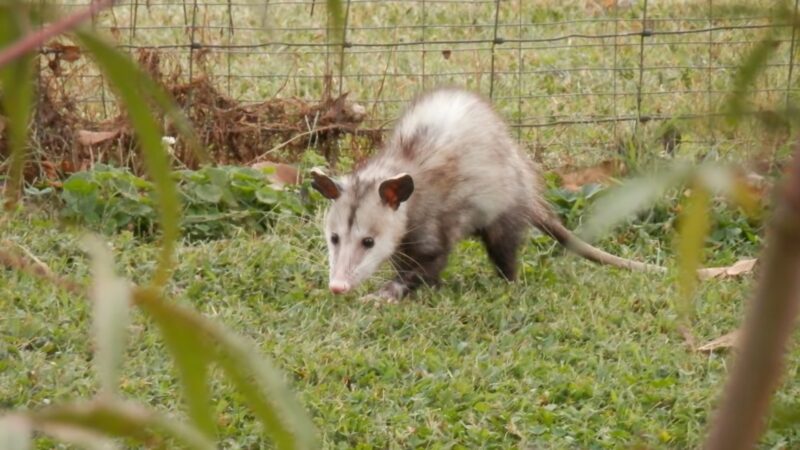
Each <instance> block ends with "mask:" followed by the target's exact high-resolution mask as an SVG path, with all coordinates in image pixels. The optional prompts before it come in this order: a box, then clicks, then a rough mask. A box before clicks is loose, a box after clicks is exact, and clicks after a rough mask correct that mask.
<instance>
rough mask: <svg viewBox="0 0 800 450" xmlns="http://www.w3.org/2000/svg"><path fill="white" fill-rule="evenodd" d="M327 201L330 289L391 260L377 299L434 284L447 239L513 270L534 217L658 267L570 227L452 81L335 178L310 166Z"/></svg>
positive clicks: (480, 104) (527, 163)
mask: <svg viewBox="0 0 800 450" xmlns="http://www.w3.org/2000/svg"><path fill="white" fill-rule="evenodd" d="M311 176H312V178H313V181H312V183H311V185H312V187H313V188H314V189H316V190H317V191H319V192H320V193H321V194H322V195H323V196H324V197H326V198H328V199H330V200H332V203H331V205H330V207H329V208H328V209H327V211H326V213H325V218H324V222H325V224H324V234H325V239H326V241H327V248H328V262H329V288H330V290H331V292H333V293H334V294H342V293H345V292H348V291H350V290H352V289H353V288H355V287H356V286H358V285H359V284H360V283H362V282H363V281H364V280H365V279H367V278H369V277H370V276H371V275H372V274H373V273H374V272H375V271H376V270H377V269H378V267H379V266H380V265H381V264H382V263H384V262H385V261H387V260H389V261H390V262H391V264H392V265H393V266H394V268H395V269H396V271H397V276H396V278H394V280H392V281H390V282H388V283H387V284H386V285H385V286H383V287H382V288H381V289H380V290H379V291H378V293H377V297H378V298H382V299H386V300H399V299H401V298H402V297H404V296H406V295H407V294H409V293H410V292H411V291H413V290H414V289H416V288H417V287H419V286H420V285H423V284H425V285H430V286H435V285H438V284H439V281H440V279H439V276H440V273H441V271H442V269H443V268H444V267H445V264H446V263H447V259H448V255H449V254H450V252H451V251H452V249H453V247H454V246H455V245H456V244H457V243H458V242H459V241H460V240H462V239H465V238H469V237H478V238H479V239H480V240H482V241H483V244H484V246H485V247H486V250H487V253H488V255H489V259H490V260H491V261H492V263H494V267H495V269H496V272H497V274H499V275H500V276H501V277H502V278H503V279H505V280H508V281H513V280H515V279H516V277H517V253H518V250H519V248H520V246H521V245H522V243H523V239H524V237H525V235H526V232H527V230H528V227H529V226H531V225H533V226H535V227H537V228H539V229H540V230H541V231H542V232H544V233H546V234H547V235H549V236H551V237H553V238H554V239H556V240H557V241H558V242H559V243H561V244H562V245H563V246H564V247H566V248H568V249H570V250H572V251H574V252H575V253H577V254H578V255H581V256H583V257H584V258H586V259H589V260H591V261H594V262H598V263H605V264H611V265H613V266H618V267H623V268H627V269H633V270H646V271H664V270H665V269H664V268H662V267H660V266H656V265H651V264H645V263H642V262H637V261H632V260H628V259H624V258H620V257H618V256H614V255H612V254H609V253H606V252H604V251H602V250H600V249H597V248H595V247H593V246H591V245H589V244H588V243H586V242H584V241H582V240H581V239H579V238H578V237H577V236H575V235H574V234H573V233H572V232H570V231H569V230H568V229H567V228H565V227H564V225H563V224H562V223H561V221H560V220H559V219H558V217H557V215H556V214H555V213H554V211H553V210H552V208H551V206H550V205H549V204H548V203H547V201H546V200H545V198H544V195H543V188H542V179H541V178H542V177H541V174H540V171H539V169H538V168H537V166H536V165H535V164H534V162H533V161H532V160H531V159H530V158H528V157H527V155H526V154H525V153H524V152H523V151H522V150H521V149H520V147H519V146H518V145H517V143H516V142H515V140H514V139H513V138H512V136H511V134H510V130H509V128H508V126H507V125H506V124H505V122H504V121H503V120H502V118H501V117H500V115H499V114H498V113H497V112H496V111H495V110H494V109H493V107H492V106H491V105H490V103H489V102H488V101H487V100H486V99H484V98H483V97H482V96H480V95H479V94H476V93H473V92H470V91H467V90H462V89H459V88H439V89H435V90H432V91H429V92H427V93H424V94H422V95H421V96H419V97H417V98H416V99H415V100H413V101H412V102H411V103H410V105H409V106H408V107H407V108H406V110H405V111H404V112H403V114H402V115H401V117H400V119H399V121H398V122H397V124H396V126H395V127H394V130H393V132H392V134H391V136H390V137H389V139H388V140H387V141H386V144H385V145H384V146H383V148H382V149H381V151H379V152H378V153H377V154H376V155H375V156H373V157H372V158H370V159H369V160H368V161H367V162H366V163H365V164H363V165H362V166H361V167H360V168H357V169H356V170H355V171H354V172H352V173H350V174H348V175H346V176H344V177H342V178H341V179H334V178H331V177H330V176H328V175H326V174H325V173H324V172H323V171H322V170H319V169H313V170H312V171H311Z"/></svg>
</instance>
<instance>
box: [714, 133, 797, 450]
mask: <svg viewBox="0 0 800 450" xmlns="http://www.w3.org/2000/svg"><path fill="white" fill-rule="evenodd" d="M762 261H763V264H764V266H763V269H762V272H761V277H760V278H761V279H760V281H759V285H758V288H757V290H756V295H755V298H754V299H753V301H752V303H751V304H750V305H749V311H748V314H747V317H746V318H745V322H744V326H743V328H742V334H741V340H740V341H739V343H740V344H739V345H740V348H741V352H740V353H739V354H738V356H737V357H736V360H735V362H734V365H733V369H732V371H731V375H730V378H729V379H728V382H727V385H726V386H725V391H724V394H723V397H722V401H721V403H720V408H719V410H718V411H717V413H716V417H715V418H714V420H713V422H712V423H711V429H710V432H709V435H708V439H707V441H706V445H705V448H707V449H710V450H717V449H719V450H722V449H725V450H731V449H750V448H755V446H756V443H757V442H758V439H759V436H760V435H761V434H762V433H763V431H764V428H765V425H766V417H767V413H768V410H769V403H770V398H771V397H772V394H773V392H774V391H775V389H776V388H777V386H778V385H779V382H780V379H781V374H782V372H783V368H784V362H783V358H784V354H785V352H786V348H787V344H788V342H789V339H790V338H791V335H792V329H793V328H794V325H795V319H796V316H797V312H798V306H800V140H798V142H797V144H796V147H795V153H794V158H793V162H792V168H791V170H790V172H789V173H788V174H787V177H786V180H785V181H784V184H783V186H782V188H781V189H780V190H779V192H778V204H777V206H776V210H775V214H774V216H773V219H772V222H771V224H770V229H769V233H768V234H767V245H766V249H765V252H764V257H763V259H762Z"/></svg>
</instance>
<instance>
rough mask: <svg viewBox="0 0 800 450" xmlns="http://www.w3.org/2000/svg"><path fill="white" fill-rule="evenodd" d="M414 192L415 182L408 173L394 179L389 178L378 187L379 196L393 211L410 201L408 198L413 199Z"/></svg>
mask: <svg viewBox="0 0 800 450" xmlns="http://www.w3.org/2000/svg"><path fill="white" fill-rule="evenodd" d="M413 192H414V180H413V179H412V178H411V175H409V174H407V173H401V174H400V175H398V176H396V177H394V178H389V179H388V180H385V181H384V182H383V183H381V185H380V187H378V194H380V196H381V200H383V203H384V204H385V205H388V206H389V207H391V208H392V209H397V208H399V207H400V203H403V202H404V201H406V200H408V197H411V194H412V193H413Z"/></svg>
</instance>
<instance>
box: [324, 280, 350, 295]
mask: <svg viewBox="0 0 800 450" xmlns="http://www.w3.org/2000/svg"><path fill="white" fill-rule="evenodd" d="M328 287H329V288H330V290H331V292H333V293H334V294H344V293H345V292H347V291H349V290H350V283H348V282H346V281H331V283H330V284H329V285H328Z"/></svg>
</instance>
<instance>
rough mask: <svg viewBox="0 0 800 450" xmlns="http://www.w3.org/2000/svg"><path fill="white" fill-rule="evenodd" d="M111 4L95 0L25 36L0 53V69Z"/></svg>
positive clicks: (106, 1) (105, 0)
mask: <svg viewBox="0 0 800 450" xmlns="http://www.w3.org/2000/svg"><path fill="white" fill-rule="evenodd" d="M113 3H114V0H95V1H93V2H92V3H91V4H90V5H89V7H87V8H85V9H82V10H80V11H77V12H75V13H73V14H70V15H69V16H67V17H64V18H63V19H61V20H59V21H57V22H55V23H51V24H49V25H47V26H45V27H43V28H42V29H40V30H39V31H36V32H34V33H30V34H28V35H26V36H25V37H23V38H22V39H20V40H18V41H16V42H14V43H13V44H11V45H9V46H8V47H6V48H4V49H3V50H2V51H0V67H3V66H5V65H6V64H8V63H10V62H11V61H13V60H15V59H17V58H19V57H21V56H23V55H25V54H26V53H29V52H31V51H33V50H34V49H36V48H37V47H39V46H40V45H42V44H43V43H44V42H46V41H48V40H50V39H52V38H54V37H56V36H58V35H59V34H62V33H64V32H65V31H69V30H71V29H73V28H75V27H76V26H78V25H79V24H80V23H81V22H83V21H84V20H86V19H88V18H90V17H92V16H93V15H94V14H96V13H98V12H99V11H102V10H104V9H106V8H108V7H109V6H111V5H113Z"/></svg>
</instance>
